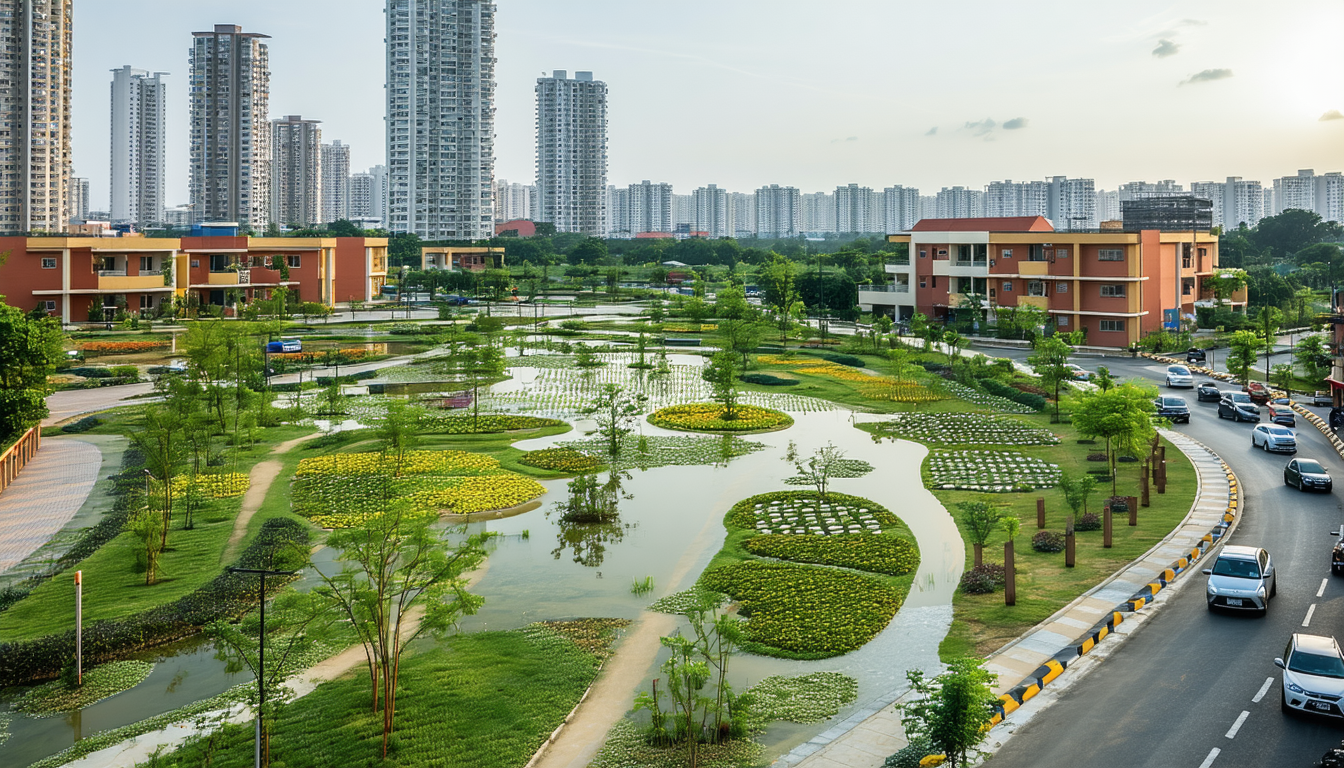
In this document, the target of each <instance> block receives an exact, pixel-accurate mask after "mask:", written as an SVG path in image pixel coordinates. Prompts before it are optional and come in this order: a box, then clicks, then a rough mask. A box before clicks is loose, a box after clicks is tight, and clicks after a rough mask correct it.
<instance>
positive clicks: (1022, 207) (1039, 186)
mask: <svg viewBox="0 0 1344 768" xmlns="http://www.w3.org/2000/svg"><path fill="white" fill-rule="evenodd" d="M1049 209H1050V185H1049V184H1048V183H1047V182H1044V181H1022V182H1014V181H1013V180H1012V179H1008V180H1007V181H991V182H990V183H989V185H988V186H987V187H985V202H984V215H985V216H987V217H990V218H1001V217H1007V216H1044V215H1045V214H1046V212H1047V211H1048V210H1049Z"/></svg>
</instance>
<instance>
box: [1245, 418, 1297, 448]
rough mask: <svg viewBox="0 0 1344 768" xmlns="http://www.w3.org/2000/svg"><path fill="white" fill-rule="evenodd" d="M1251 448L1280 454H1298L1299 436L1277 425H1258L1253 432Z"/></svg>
mask: <svg viewBox="0 0 1344 768" xmlns="http://www.w3.org/2000/svg"><path fill="white" fill-rule="evenodd" d="M1251 447H1252V448H1263V449H1264V450H1266V451H1276V452H1280V453H1297V435H1295V434H1293V430H1291V429H1288V428H1287V427H1280V426H1279V425H1277V424H1257V425H1256V427H1255V429H1252V430H1251Z"/></svg>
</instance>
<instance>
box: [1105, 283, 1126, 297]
mask: <svg viewBox="0 0 1344 768" xmlns="http://www.w3.org/2000/svg"><path fill="white" fill-rule="evenodd" d="M1101 295H1102V297H1103V298H1110V299H1123V298H1124V297H1125V286H1124V284H1123V283H1121V284H1120V285H1103V286H1101Z"/></svg>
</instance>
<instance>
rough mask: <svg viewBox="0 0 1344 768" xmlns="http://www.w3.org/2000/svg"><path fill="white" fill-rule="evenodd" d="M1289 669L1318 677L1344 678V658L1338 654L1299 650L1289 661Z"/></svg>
mask: <svg viewBox="0 0 1344 768" xmlns="http://www.w3.org/2000/svg"><path fill="white" fill-rule="evenodd" d="M1288 669H1289V670H1290V671H1292V672H1301V673H1302V674H1304V675H1315V676H1316V677H1334V678H1344V659H1341V658H1339V657H1338V656H1322V655H1321V654H1317V653H1306V652H1304V651H1298V652H1297V653H1294V654H1293V658H1291V659H1289V661H1288Z"/></svg>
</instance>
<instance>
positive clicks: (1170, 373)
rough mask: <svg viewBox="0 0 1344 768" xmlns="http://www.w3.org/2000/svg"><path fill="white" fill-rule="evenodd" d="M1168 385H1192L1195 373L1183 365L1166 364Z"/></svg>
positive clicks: (1193, 384)
mask: <svg viewBox="0 0 1344 768" xmlns="http://www.w3.org/2000/svg"><path fill="white" fill-rule="evenodd" d="M1167 386H1168V387H1194V386H1195V375H1194V374H1193V373H1191V372H1190V369H1189V368H1186V367H1185V366H1184V365H1169V366H1167Z"/></svg>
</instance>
